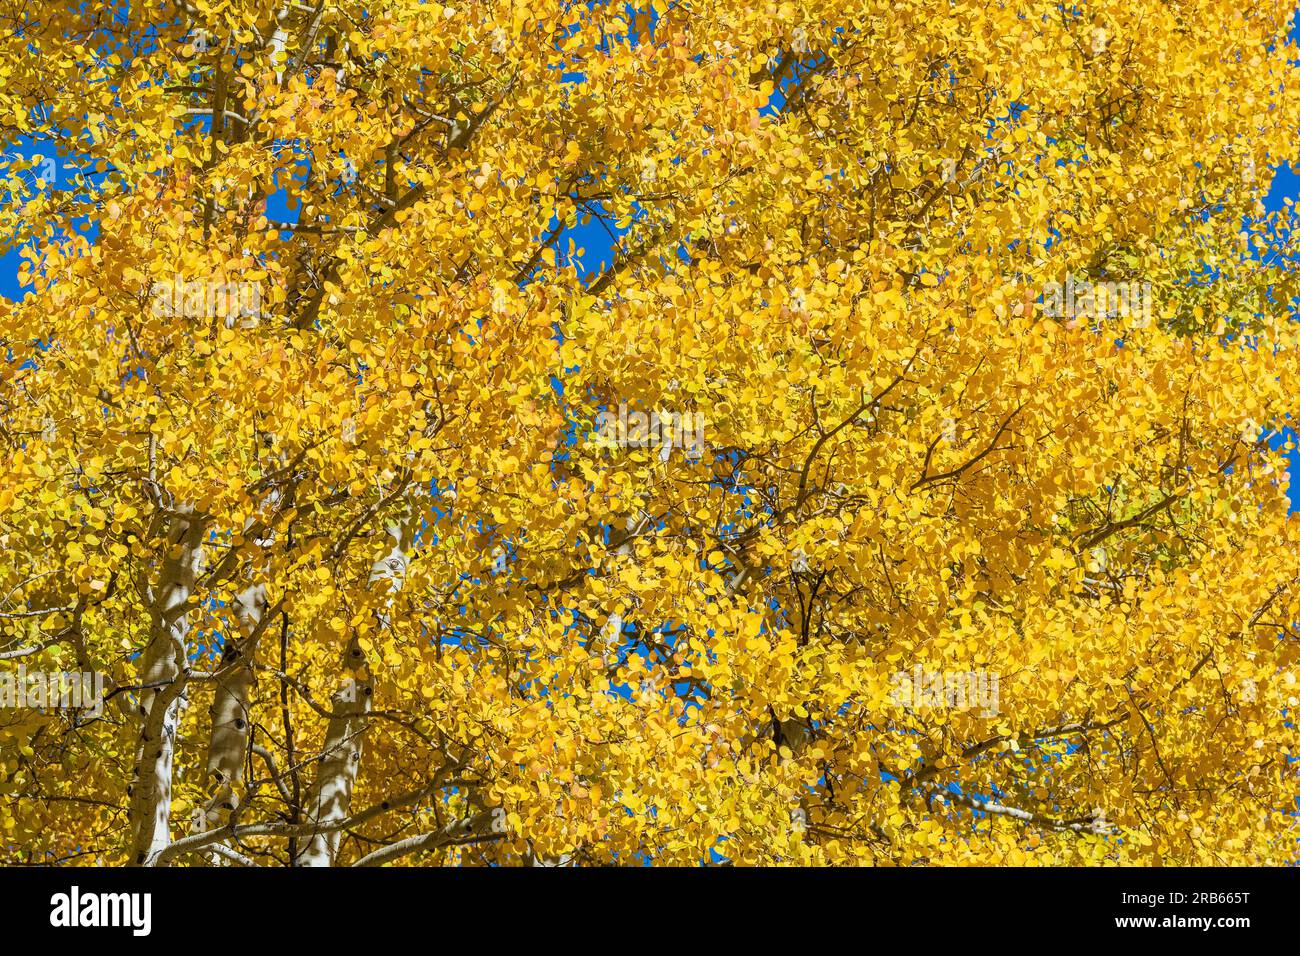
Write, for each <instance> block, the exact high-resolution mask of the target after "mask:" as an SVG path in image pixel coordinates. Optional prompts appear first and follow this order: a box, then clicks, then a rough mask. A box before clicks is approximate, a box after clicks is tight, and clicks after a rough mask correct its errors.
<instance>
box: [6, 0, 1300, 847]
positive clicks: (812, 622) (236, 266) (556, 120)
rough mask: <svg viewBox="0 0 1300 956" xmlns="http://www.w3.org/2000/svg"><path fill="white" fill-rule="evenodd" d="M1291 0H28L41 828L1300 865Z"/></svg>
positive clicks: (21, 444) (25, 581)
mask: <svg viewBox="0 0 1300 956" xmlns="http://www.w3.org/2000/svg"><path fill="white" fill-rule="evenodd" d="M1292 12H1293V4H1292V3H1290V2H1281V0H1259V2H1255V3H1249V4H1244V3H1226V2H1222V0H1175V2H1156V0H1100V2H1096V3H1088V4H1085V5H1081V6H1074V7H1071V6H1069V5H1062V4H1059V3H1043V2H1037V0H1016V2H1002V3H983V2H980V3H975V2H968V0H954V2H952V3H949V4H942V5H940V6H939V7H936V6H935V4H933V3H926V2H913V0H906V2H900V0H835V2H826V0H807V2H803V3H798V4H796V3H792V2H790V3H777V2H763V0H759V2H749V0H744V2H737V0H671V2H664V0H655V2H654V3H653V4H652V5H649V6H645V7H642V8H636V7H632V6H627V5H623V4H606V3H599V2H592V3H587V4H580V3H569V2H563V3H561V2H555V0H536V2H527V3H524V2H519V0H453V5H452V6H441V5H440V4H439V3H438V2H417V0H368V2H361V0H329V2H326V0H306V2H293V3H290V2H280V0H274V2H273V0H188V2H171V0H154V2H149V3H132V4H129V5H127V4H109V5H101V4H81V3H67V2H61V3H43V4H29V3H26V2H22V0H0V125H2V126H3V136H4V138H5V139H6V140H7V141H8V143H9V144H10V145H11V154H10V155H9V156H8V157H7V159H6V161H5V163H4V165H3V166H2V167H0V173H3V178H2V179H0V189H3V191H4V192H3V196H2V197H0V237H2V238H0V249H3V250H5V251H11V250H21V253H22V257H23V261H22V265H21V267H20V270H19V279H20V280H21V282H22V283H23V285H24V288H23V290H22V293H21V295H20V297H19V298H18V299H17V300H16V301H13V302H0V348H2V349H3V354H2V355H0V359H2V360H0V443H2V444H3V446H4V450H5V453H4V455H3V456H0V546H2V547H0V666H2V667H3V668H6V669H8V671H9V672H13V671H15V669H16V668H17V667H18V666H20V665H21V666H22V667H23V668H24V669H25V671H26V672H28V673H35V672H38V671H39V672H46V673H48V672H70V673H71V672H77V673H95V674H99V675H102V678H103V692H102V706H101V707H98V708H96V709H95V710H93V711H91V710H87V709H85V708H83V709H80V710H75V709H58V708H54V707H50V706H46V707H21V708H12V707H11V708H9V709H0V861H3V862H7V863H25V862H41V863H48V862H67V863H78V864H89V863H100V864H142V865H188V864H202V863H218V864H228V865H250V864H258V865H276V864H279V865H285V864H299V865H352V864H357V863H361V864H383V863H390V862H392V863H401V864H433V863H457V862H459V863H469V864H481V863H503V864H519V863H541V864H557V863H605V862H616V863H641V862H646V861H649V862H653V863H662V864H693V863H698V862H705V863H709V862H724V861H727V862H731V863H735V864H753V863H776V862H792V863H801V864H867V865H872V864H876V865H909V864H918V863H929V864H968V863H986V864H987V863H1011V864H1022V863H1070V864H1077V863H1103V862H1118V863H1155V862H1164V863H1168V864H1193V865H1194V864H1252V863H1282V862H1294V861H1295V860H1296V858H1297V831H1296V822H1297V821H1296V793H1297V782H1296V767H1295V764H1294V759H1295V758H1294V751H1295V747H1296V743H1297V741H1296V730H1295V727H1294V719H1293V717H1294V713H1295V707H1296V698H1297V695H1298V694H1300V689H1297V686H1296V675H1297V672H1298V666H1300V662H1298V660H1297V657H1298V654H1300V633H1297V630H1296V624H1295V622H1296V621H1297V620H1298V619H1300V563H1298V562H1297V557H1298V556H1300V524H1298V523H1297V519H1294V518H1291V517H1289V516H1288V503H1287V473H1286V444H1285V441H1284V440H1283V438H1281V437H1279V436H1278V432H1280V431H1281V430H1283V429H1285V428H1286V427H1287V425H1288V423H1289V421H1290V420H1291V419H1290V416H1292V415H1293V414H1294V413H1295V410H1296V406H1297V398H1296V392H1295V386H1296V383H1297V382H1298V381H1300V378H1298V377H1297V351H1296V346H1297V344H1298V343H1297V338H1298V337H1297V326H1296V324H1295V323H1294V321H1293V309H1294V304H1295V296H1296V289H1295V279H1294V269H1293V265H1292V262H1293V258H1292V257H1293V256H1294V252H1295V250H1294V249H1293V247H1292V244H1293V239H1292V231H1291V230H1292V217H1293V211H1292V209H1291V208H1290V206H1289V205H1288V206H1287V207H1286V208H1284V209H1283V210H1282V211H1280V212H1277V213H1267V214H1266V213H1265V210H1264V207H1263V205H1262V199H1263V197H1264V196H1265V194H1266V193H1267V191H1268V187H1269V181H1270V179H1271V172H1270V171H1271V170H1272V169H1273V168H1274V167H1276V166H1277V165H1278V164H1279V163H1287V162H1290V161H1292V160H1293V159H1295V158H1296V151H1297V145H1296V144H1297V136H1296V131H1297V126H1298V124H1300V99H1298V97H1300V84H1297V79H1300V77H1297V74H1296V69H1297V67H1296V64H1295V60H1296V57H1297V49H1296V47H1295V46H1294V45H1293V44H1292V43H1290V42H1289V41H1288V40H1287V31H1288V29H1289V27H1290V24H1291V16H1292ZM19 147H21V149H19ZM14 150H17V151H18V152H20V153H21V155H14V154H13V151H14ZM51 160H54V161H53V162H51ZM51 168H53V170H54V172H53V177H56V178H57V181H51V180H52V175H51ZM585 246H591V249H590V250H588V249H586V248H584V247H585ZM652 416H653V417H652Z"/></svg>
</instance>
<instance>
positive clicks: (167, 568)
mask: <svg viewBox="0 0 1300 956" xmlns="http://www.w3.org/2000/svg"><path fill="white" fill-rule="evenodd" d="M203 535H204V527H203V522H202V521H201V520H199V519H198V518H197V517H194V516H193V515H192V514H186V513H184V512H182V513H180V514H177V515H176V516H174V517H173V518H172V519H171V534H170V537H169V541H170V545H171V550H170V551H169V552H168V554H167V556H166V557H165V558H164V559H163V564H162V569H161V571H160V573H159V576H158V581H157V583H156V585H155V586H154V588H153V590H152V592H151V594H150V604H151V607H150V613H151V621H150V636H149V644H148V646H147V647H146V648H145V650H144V654H143V655H142V656H141V665H140V684H141V686H142V689H141V691H140V707H139V716H140V731H139V734H140V739H139V743H138V745H137V747H136V765H135V774H134V777H133V780H132V784H131V789H130V791H129V792H130V797H131V803H130V823H131V856H130V859H131V861H132V862H133V863H134V864H136V865H140V864H142V863H144V862H146V861H147V860H149V859H150V858H152V857H153V856H154V855H155V854H156V853H158V852H159V851H160V850H162V848H163V847H165V846H166V845H167V843H168V841H169V840H170V835H169V823H170V819H171V801H172V757H173V752H174V749H175V745H176V724H177V720H178V718H179V715H180V708H181V700H182V697H183V695H184V692H185V679H186V678H185V673H186V671H187V669H188V660H187V647H186V643H185V638H186V634H187V632H188V630H189V613H190V597H191V593H192V591H193V590H194V582H195V579H196V578H197V577H198V573H199V567H200V565H201V564H202V562H203Z"/></svg>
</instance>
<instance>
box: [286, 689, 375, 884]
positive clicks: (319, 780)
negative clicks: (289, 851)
mask: <svg viewBox="0 0 1300 956" xmlns="http://www.w3.org/2000/svg"><path fill="white" fill-rule="evenodd" d="M332 704H333V709H332V714H331V716H330V721H329V725H328V727H327V728H326V731H325V749H324V750H323V751H322V753H321V755H320V757H319V758H318V760H319V763H318V765H317V769H316V780H315V782H313V784H312V786H311V788H310V789H309V790H308V791H307V797H306V799H305V800H304V802H303V803H304V805H303V812H304V816H305V818H306V820H305V822H307V823H309V824H312V825H315V826H320V825H322V824H332V823H338V822H339V821H340V820H344V819H346V818H347V816H348V813H349V812H350V810H351V807H352V787H353V786H354V785H355V783H356V780H357V771H358V770H359V769H360V767H361V743H362V739H363V737H364V735H365V732H366V724H367V720H366V715H367V714H368V713H369V711H370V685H369V684H367V683H363V682H361V681H357V680H348V681H346V682H345V683H344V684H343V686H342V687H341V688H339V690H338V691H337V692H335V694H334V697H333V700H332ZM338 844H339V832H338V831H337V830H335V831H333V832H329V833H316V834H314V835H313V836H310V837H308V838H306V839H305V840H304V841H303V844H302V846H301V848H300V849H299V851H298V856H297V859H295V860H294V865H296V866H331V865H333V863H334V855H335V853H336V852H337V850H338Z"/></svg>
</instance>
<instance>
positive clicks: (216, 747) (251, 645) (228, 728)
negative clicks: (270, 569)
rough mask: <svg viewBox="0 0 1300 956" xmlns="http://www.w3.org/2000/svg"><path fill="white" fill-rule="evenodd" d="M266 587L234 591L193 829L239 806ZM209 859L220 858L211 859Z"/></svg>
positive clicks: (208, 827) (218, 821)
mask: <svg viewBox="0 0 1300 956" xmlns="http://www.w3.org/2000/svg"><path fill="white" fill-rule="evenodd" d="M266 606H267V601H266V587H265V586H263V585H261V584H254V585H251V586H250V587H247V588H245V589H244V590H243V591H241V592H240V593H239V594H238V595H236V597H235V600H234V602H233V607H232V610H233V611H234V616H235V620H236V622H237V624H238V627H239V638H238V639H237V638H236V637H235V636H234V635H229V636H228V637H227V639H226V646H225V650H224V653H223V654H222V658H221V664H220V666H219V667H218V675H219V676H218V678H217V689H216V693H215V696H214V697H213V700H212V710H211V711H210V714H211V718H212V726H211V736H210V737H209V740H208V758H207V771H206V774H207V776H206V780H205V786H206V787H207V788H208V792H209V797H208V801H207V803H206V804H205V805H204V806H203V807H201V808H199V809H196V810H195V811H194V824H193V827H192V828H191V831H190V832H192V833H202V832H204V831H206V830H211V829H213V828H215V827H219V826H221V825H222V823H223V822H224V819H223V818H224V817H227V816H228V815H229V814H231V813H233V812H234V811H235V809H236V808H237V807H238V806H239V787H240V784H242V783H243V780H244V767H245V764H246V762H247V757H248V737H249V723H248V691H249V688H250V687H251V685H252V683H253V659H254V653H255V651H256V644H257V639H258V637H259V636H260V634H261V624H262V617H263V615H264V614H265V613H266ZM209 862H212V863H216V862H218V861H217V860H216V859H215V858H210V860H209Z"/></svg>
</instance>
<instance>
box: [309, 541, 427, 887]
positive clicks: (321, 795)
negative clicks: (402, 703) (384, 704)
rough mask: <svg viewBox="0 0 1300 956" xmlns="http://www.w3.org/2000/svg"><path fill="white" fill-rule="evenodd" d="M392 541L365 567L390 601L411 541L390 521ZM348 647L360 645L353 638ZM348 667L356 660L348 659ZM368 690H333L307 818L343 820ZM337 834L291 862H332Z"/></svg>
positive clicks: (351, 684) (351, 685)
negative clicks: (383, 585) (384, 583)
mask: <svg viewBox="0 0 1300 956" xmlns="http://www.w3.org/2000/svg"><path fill="white" fill-rule="evenodd" d="M385 530H386V531H387V533H388V535H389V536H390V537H391V538H392V539H393V547H392V549H391V550H390V551H389V552H388V553H387V554H385V555H384V556H383V557H382V558H380V559H379V560H377V561H376V562H375V563H374V564H373V565H371V568H370V583H371V584H372V585H374V584H376V583H377V582H381V581H387V582H388V591H389V599H388V602H387V606H391V604H392V595H394V594H396V593H397V592H398V591H400V590H401V589H402V584H403V583H404V581H405V578H406V567H407V564H408V563H409V560H410V559H409V558H408V557H407V553H406V552H407V549H408V548H409V547H410V544H411V531H410V528H409V527H404V526H403V525H401V524H390V525H388V527H387V528H386V529H385ZM388 626H389V618H388V614H387V613H386V612H385V613H384V614H383V615H382V616H381V618H380V627H381V629H382V628H387V627H388ZM353 648H354V649H355V650H356V651H357V652H358V656H359V653H360V648H359V646H358V645H357V644H356V642H355V641H353ZM349 663H351V664H352V665H353V666H356V665H358V664H360V663H362V662H361V661H360V660H357V661H352V662H349ZM370 694H371V688H370V684H369V683H368V682H364V681H357V680H352V679H349V680H348V681H346V682H345V683H344V684H343V686H342V687H341V688H339V690H338V691H337V692H336V693H335V694H334V697H333V699H332V703H333V708H332V711H331V716H330V721H329V724H328V725H327V727H326V730H325V748H324V750H323V751H322V753H321V756H320V757H319V758H318V759H319V764H318V767H317V770H316V779H315V781H314V782H313V783H312V786H311V789H309V790H308V791H307V798H306V800H305V801H304V806H303V811H304V815H305V817H306V822H308V823H311V824H316V825H320V824H331V823H337V822H338V821H340V820H343V819H346V818H347V815H348V813H349V812H350V809H351V806H352V788H353V786H354V784H355V783H356V779H357V771H358V770H359V769H360V766H361V745H362V739H363V738H364V736H365V732H366V727H367V726H368V724H369V720H368V714H369V712H370ZM338 844H339V833H338V831H334V832H331V833H317V834H315V835H313V836H311V837H309V838H307V839H306V840H305V841H304V844H303V846H302V847H301V848H300V849H299V851H298V855H297V858H296V859H295V860H294V863H295V865H297V866H333V865H334V859H335V854H336V853H337V851H338Z"/></svg>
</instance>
